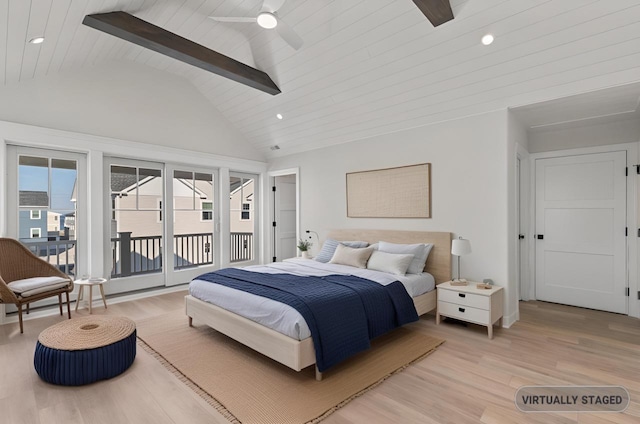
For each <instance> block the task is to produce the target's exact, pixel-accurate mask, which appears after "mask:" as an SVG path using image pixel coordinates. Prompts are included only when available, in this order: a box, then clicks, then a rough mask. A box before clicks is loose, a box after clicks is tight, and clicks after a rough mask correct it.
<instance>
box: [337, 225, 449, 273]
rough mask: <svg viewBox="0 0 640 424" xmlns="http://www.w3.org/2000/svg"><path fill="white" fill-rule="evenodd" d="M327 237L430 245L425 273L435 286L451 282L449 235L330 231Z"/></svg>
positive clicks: (424, 232) (413, 232)
mask: <svg viewBox="0 0 640 424" xmlns="http://www.w3.org/2000/svg"><path fill="white" fill-rule="evenodd" d="M327 237H328V238H331V239H334V240H362V241H366V242H368V243H370V244H373V243H377V242H379V241H388V242H390V243H402V244H415V243H432V244H433V249H432V250H431V253H429V258H428V259H427V264H426V265H425V267H424V270H425V272H428V273H429V274H431V275H433V277H434V278H435V279H436V284H439V283H442V282H445V281H449V280H451V233H447V232H434V231H395V230H330V231H329V232H328V233H327Z"/></svg>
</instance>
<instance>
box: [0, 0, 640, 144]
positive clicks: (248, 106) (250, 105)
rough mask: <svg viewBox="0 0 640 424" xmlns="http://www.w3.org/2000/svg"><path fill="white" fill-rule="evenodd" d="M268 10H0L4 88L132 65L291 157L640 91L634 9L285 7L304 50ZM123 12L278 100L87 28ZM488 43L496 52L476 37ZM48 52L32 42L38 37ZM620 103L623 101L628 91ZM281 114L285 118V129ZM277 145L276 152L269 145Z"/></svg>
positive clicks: (537, 1)
mask: <svg viewBox="0 0 640 424" xmlns="http://www.w3.org/2000/svg"><path fill="white" fill-rule="evenodd" d="M261 5H262V0H126V1H125V0H82V1H80V0H0V28H6V31H5V30H1V31H0V82H1V83H4V84H5V85H8V84H16V83H20V82H22V81H27V80H30V79H32V78H41V77H44V76H46V75H50V74H55V73H59V72H65V71H66V70H70V69H75V68H82V67H88V66H100V65H101V64H104V63H107V62H110V63H111V62H126V61H133V62H137V63H140V64H145V65H147V66H150V67H153V68H157V69H160V70H163V71H166V72H170V73H173V74H176V75H178V76H180V77H184V78H186V79H188V80H189V81H190V82H191V83H192V84H193V85H194V86H195V87H196V88H197V89H198V90H199V91H200V92H201V93H202V94H203V95H204V96H206V97H207V98H208V99H209V100H210V101H211V103H212V104H213V105H214V106H215V107H216V108H217V109H219V110H220V111H221V112H222V114H223V115H224V116H225V117H226V118H227V119H228V120H229V121H230V122H231V123H232V124H233V125H235V126H236V127H237V128H238V130H239V131H240V132H241V133H242V134H244V136H245V138H246V139H247V141H248V142H250V143H251V144H252V145H253V146H254V147H255V148H256V149H258V150H260V151H262V152H264V153H265V154H266V155H271V156H273V155H283V154H289V153H294V152H299V151H304V150H309V149H315V148H318V147H322V146H326V145H331V144H337V143H343V142H347V141H352V140H357V139H362V138H366V137H370V136H374V135H379V134H383V133H392V132H396V131H399V130H402V129H406V128H413V127H418V126H422V125H427V124H430V123H433V122H438V121H443V120H448V119H454V118H457V117H461V116H468V115H473V114H478V113H482V112H486V111H490V110H497V109H503V108H506V107H510V106H522V105H527V104H532V103H537V102H541V101H545V100H550V99H555V98H561V97H565V96H570V95H574V94H577V93H584V92H590V91H593V90H598V89H602V88H607V87H614V86H620V85H623V84H628V83H632V82H637V81H639V80H640V39H639V37H640V1H638V0H615V1H613V0H451V7H452V10H453V14H454V16H455V19H453V20H451V21H449V22H446V23H444V24H442V25H440V26H438V27H437V28H434V27H433V26H432V25H431V23H430V22H429V21H428V20H427V19H426V18H425V16H424V15H423V13H422V12H421V11H420V10H419V9H418V8H417V7H416V5H415V4H414V2H413V1H411V0H287V1H286V2H285V4H284V6H282V8H281V9H280V10H279V12H278V13H279V16H280V17H281V18H282V19H284V20H285V21H286V22H287V23H288V24H289V25H290V26H292V27H293V28H294V29H295V31H296V32H297V33H298V34H299V35H300V36H301V37H302V39H303V40H304V45H303V46H302V48H301V49H299V50H297V51H296V50H294V49H293V48H291V47H290V46H289V45H288V44H286V43H285V42H284V41H283V40H282V39H281V38H280V37H278V35H277V33H275V32H274V31H272V30H265V29H262V28H260V27H259V26H257V25H255V24H252V23H245V24H239V23H228V22H216V21H213V20H211V19H208V18H207V16H210V15H217V16H255V15H257V13H258V12H259V11H260V8H261ZM117 10H122V11H126V12H128V13H130V14H132V15H134V16H136V17H138V18H141V19H143V20H145V21H148V22H150V23H152V24H154V25H158V26H160V27H162V28H165V29H167V30H169V31H172V32H174V33H176V34H178V35H180V36H183V37H185V38H188V39H190V40H192V41H195V42H197V43H200V44H202V45H204V46H206V47H208V48H211V49H213V50H216V51H218V52H220V53H222V54H225V55H227V56H230V57H232V58H234V59H236V60H239V61H241V62H243V63H245V64H247V65H250V66H252V67H255V68H257V69H260V70H262V71H264V72H266V73H267V74H269V76H270V77H271V78H272V79H273V80H274V81H275V82H276V84H277V85H278V86H279V87H280V89H281V90H282V93H281V94H279V95H276V96H272V95H269V94H266V93H263V92H260V91H258V90H255V89H252V88H250V87H246V86H244V85H241V84H239V83H237V82H234V81H230V80H228V79H225V78H223V77H220V76H218V75H215V74H211V73H209V72H206V71H204V70H202V69H198V68H195V67H192V66H189V65H187V64H184V63H182V62H178V61H176V60H174V59H171V58H169V57H166V56H162V55H160V54H158V53H155V52H152V51H149V50H145V49H143V48H142V47H139V46H136V45H133V44H130V43H128V42H126V41H123V40H120V39H117V38H115V37H113V36H110V35H107V34H104V33H101V32H99V31H96V30H95V29H92V28H89V27H86V26H83V25H82V24H81V22H82V19H83V18H84V16H85V15H88V14H93V13H103V12H111V11H117ZM487 33H491V34H493V35H494V36H495V42H494V43H493V44H491V45H490V46H484V45H482V44H481V43H480V38H481V37H482V36H483V35H485V34H487ZM43 34H44V37H45V42H44V43H42V44H39V45H32V44H29V43H28V40H30V39H31V38H33V37H36V36H40V35H43ZM622 93H624V90H622ZM277 113H280V114H282V115H283V116H284V119H282V120H278V119H276V114H277ZM276 144H277V145H279V146H280V148H281V149H280V150H278V151H271V150H270V147H271V146H273V145H276Z"/></svg>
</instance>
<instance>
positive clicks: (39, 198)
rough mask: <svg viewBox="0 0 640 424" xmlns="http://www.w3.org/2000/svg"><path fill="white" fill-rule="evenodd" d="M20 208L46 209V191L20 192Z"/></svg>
mask: <svg viewBox="0 0 640 424" xmlns="http://www.w3.org/2000/svg"><path fill="white" fill-rule="evenodd" d="M20 206H37V207H45V208H46V207H48V206H49V195H48V194H47V192H46V191H29V190H20Z"/></svg>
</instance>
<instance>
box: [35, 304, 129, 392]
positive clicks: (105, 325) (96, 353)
mask: <svg viewBox="0 0 640 424" xmlns="http://www.w3.org/2000/svg"><path fill="white" fill-rule="evenodd" d="M135 357H136V325H135V323H134V322H133V321H131V320H130V319H128V318H124V317H116V316H100V315H98V316H88V317H83V318H74V319H72V320H69V321H63V322H60V323H58V324H56V325H53V326H51V327H49V328H47V329H46V330H44V331H43V332H42V333H40V336H39V337H38V343H37V344H36V352H35V355H34V358H33V364H34V366H35V368H36V372H37V373H38V375H39V376H40V378H42V379H43V380H44V381H46V382H47V383H52V384H60V385H63V386H80V385H83V384H89V383H93V382H95V381H99V380H105V379H107V378H111V377H115V376H116V375H119V374H122V373H123V372H125V371H126V370H127V368H129V367H130V366H131V364H132V363H133V360H134V359H135Z"/></svg>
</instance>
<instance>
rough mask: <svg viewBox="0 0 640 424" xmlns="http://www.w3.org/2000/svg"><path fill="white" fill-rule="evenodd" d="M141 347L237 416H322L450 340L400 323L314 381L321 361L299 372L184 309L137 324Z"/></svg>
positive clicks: (277, 419) (304, 419) (253, 419)
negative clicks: (189, 317)
mask: <svg viewBox="0 0 640 424" xmlns="http://www.w3.org/2000/svg"><path fill="white" fill-rule="evenodd" d="M136 324H137V329H138V337H139V338H140V339H141V340H142V342H141V343H140V344H141V346H142V348H144V349H145V350H147V351H148V352H150V353H151V354H152V355H154V356H155V357H156V358H158V360H160V361H161V362H162V363H163V364H164V365H165V366H166V367H167V368H168V369H169V370H170V371H172V372H173V373H174V374H176V375H177V376H178V377H179V378H180V379H181V380H182V381H184V382H185V383H186V384H187V385H189V386H190V387H191V388H192V389H193V390H195V391H196V392H197V393H198V394H200V395H201V396H202V397H203V398H204V399H205V400H207V401H208V402H209V403H210V404H211V405H213V406H214V407H215V408H216V409H217V410H218V411H220V412H221V413H222V414H223V415H224V416H225V417H226V418H227V419H229V420H230V421H231V422H236V423H238V422H240V423H245V424H250V423H260V424H262V423H274V424H288V423H308V422H317V421H320V420H322V419H323V418H324V417H326V416H327V415H329V414H330V413H332V412H333V411H335V410H336V409H337V408H340V407H341V406H343V405H344V404H346V403H347V402H349V401H350V400H351V399H353V398H355V397H357V396H359V395H360V394H362V393H364V392H365V391H367V390H368V389H370V388H372V387H375V386H376V385H377V384H379V383H380V382H382V381H383V380H384V379H385V378H387V377H389V376H390V375H392V374H393V373H395V372H397V371H399V370H402V369H404V368H405V367H406V366H407V365H408V364H410V363H411V362H414V361H416V360H417V359H420V358H422V357H424V356H426V355H428V354H429V353H431V352H433V351H434V350H435V349H436V348H437V347H438V346H439V345H440V344H442V343H443V342H444V340H439V339H435V338H433V337H429V336H426V335H424V334H421V333H419V332H418V331H417V330H411V329H410V328H400V329H397V330H395V331H393V332H391V333H390V334H387V335H385V336H382V337H379V338H377V339H376V340H375V342H374V344H373V347H372V349H370V350H369V351H367V352H363V353H361V354H359V355H357V356H355V357H353V358H351V359H349V360H347V361H345V362H344V363H342V364H340V365H338V366H336V367H334V368H332V369H331V370H329V371H327V372H325V373H324V374H323V380H322V381H316V380H315V370H314V367H309V368H306V369H304V370H302V371H301V372H296V371H293V370H291V369H289V368H288V367H286V366H284V365H281V364H280V363H278V362H276V361H273V360H271V359H269V358H267V357H265V356H263V355H261V354H259V353H257V352H255V351H253V350H252V349H249V348H247V347H245V346H244V345H242V344H240V343H238V342H236V341H234V340H232V339H230V338H229V337H227V336H225V335H223V334H221V333H218V332H216V331H215V330H212V329H211V328H209V327H207V326H206V325H204V324H199V323H198V322H196V320H194V327H189V326H188V324H187V317H186V316H185V315H184V313H183V312H174V313H170V314H167V315H165V316H163V317H160V318H153V319H146V320H142V321H139V322H137V323H136Z"/></svg>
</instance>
